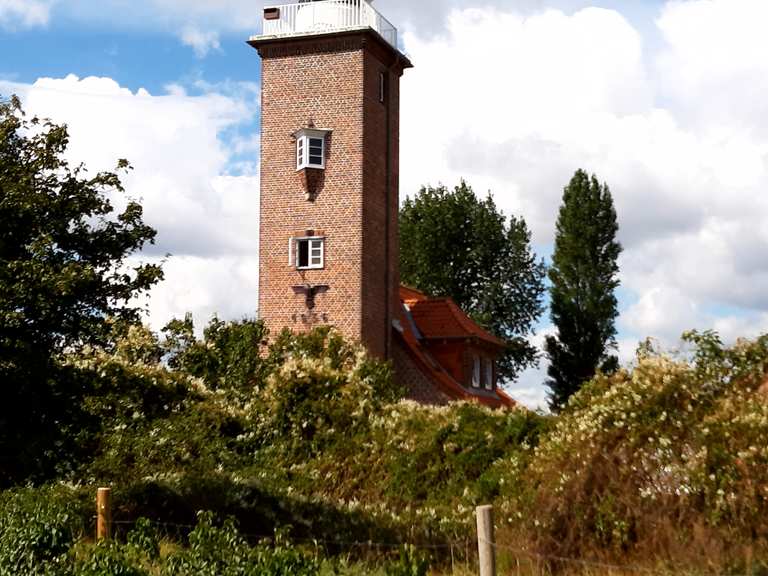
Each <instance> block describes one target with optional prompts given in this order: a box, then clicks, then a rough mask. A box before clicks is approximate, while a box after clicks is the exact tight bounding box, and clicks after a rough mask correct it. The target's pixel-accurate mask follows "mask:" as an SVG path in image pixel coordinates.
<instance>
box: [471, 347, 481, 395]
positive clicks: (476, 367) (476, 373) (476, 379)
mask: <svg viewBox="0 0 768 576" xmlns="http://www.w3.org/2000/svg"><path fill="white" fill-rule="evenodd" d="M472 387H473V388H480V356H478V355H477V354H475V355H474V356H472Z"/></svg>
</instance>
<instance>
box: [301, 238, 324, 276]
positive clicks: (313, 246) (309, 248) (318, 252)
mask: <svg viewBox="0 0 768 576" xmlns="http://www.w3.org/2000/svg"><path fill="white" fill-rule="evenodd" d="M294 246H295V247H296V258H295V262H296V268H297V269H299V270H310V269H314V268H323V267H324V266H325V238H323V237H321V236H312V237H306V238H296V239H295V240H294Z"/></svg>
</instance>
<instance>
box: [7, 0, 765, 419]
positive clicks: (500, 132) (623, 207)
mask: <svg viewBox="0 0 768 576" xmlns="http://www.w3.org/2000/svg"><path fill="white" fill-rule="evenodd" d="M375 6H376V7H377V8H378V9H379V10H380V11H381V12H383V13H384V14H385V15H386V16H387V17H388V18H389V19H390V20H391V21H392V22H393V23H395V25H397V26H398V28H399V31H400V37H401V42H402V45H403V47H404V49H405V50H406V51H407V52H408V54H409V56H410V57H411V58H412V60H413V61H414V63H415V64H416V67H415V68H414V69H413V70H409V71H408V72H407V73H406V75H405V77H404V79H403V84H402V90H403V91H402V110H401V113H402V134H401V170H402V173H401V195H404V194H407V193H413V192H414V191H416V190H417V189H418V188H419V186H420V185H422V184H426V183H431V184H438V183H441V182H442V183H445V184H448V185H453V184H455V183H457V182H458V180H459V179H460V178H465V179H467V180H468V181H469V183H470V184H471V185H472V186H473V187H474V188H475V190H476V191H477V192H479V193H484V192H485V191H486V190H491V191H492V192H493V194H494V196H495V198H496V201H497V204H498V205H499V206H500V207H501V208H502V209H503V210H504V211H505V212H507V213H512V214H516V215H518V216H522V217H524V218H525V219H526V221H527V222H528V224H529V226H530V228H531V229H532V231H533V238H534V242H535V245H536V248H537V250H538V251H539V253H540V254H541V255H544V256H546V255H547V253H548V251H549V250H550V247H551V244H552V239H553V233H554V222H555V218H556V214H557V208H558V205H559V202H560V195H561V193H562V187H563V186H564V185H565V184H566V183H567V182H568V180H569V178H570V176H571V175H572V174H573V172H574V171H575V170H576V169H577V168H584V169H586V170H588V171H590V172H595V173H597V175H598V177H599V178H600V179H602V180H604V181H607V182H608V184H609V185H610V186H611V189H612V191H613V193H614V198H615V201H616V206H617V210H618V215H619V222H620V226H621V232H620V237H621V241H622V243H623V244H624V246H625V252H624V254H623V255H622V259H621V262H620V264H621V281H622V287H621V290H620V292H619V295H620V306H621V316H620V318H619V320H618V324H617V325H618V328H619V344H620V354H621V357H622V359H623V360H624V361H630V360H631V357H632V351H633V350H634V348H635V346H636V344H637V342H638V340H641V339H644V338H645V337H648V336H651V337H654V338H657V339H658V340H659V341H660V342H661V343H662V344H664V345H666V346H670V347H673V346H675V345H676V343H677V341H678V340H677V338H678V336H679V335H680V333H681V332H682V331H684V330H687V329H690V328H700V329H710V328H711V329H716V330H718V331H719V332H721V333H722V334H723V336H724V337H725V338H726V339H727V340H733V339H735V338H737V337H739V336H752V335H755V334H757V333H760V332H764V331H765V330H766V328H768V259H767V258H766V257H765V254H768V196H766V194H765V190H766V188H767V187H768V35H766V34H765V33H764V30H763V23H764V22H766V21H768V2H765V1H764V0H675V1H672V0H670V1H648V0H612V1H608V0H601V1H599V0H594V1H591V2H590V1H588V0H551V1H549V0H516V1H511V0H483V1H476V0H423V1H421V2H413V1H412V0H376V2H375ZM261 8H262V4H261V3H259V2H257V1H254V0H218V1H212V0H132V1H130V2H129V1H127V0H102V1H100V2H95V1H93V0H0V54H3V55H4V56H5V57H4V58H2V59H0V94H4V95H7V94H10V93H11V92H15V93H18V94H20V95H21V96H22V98H23V100H24V101H25V105H26V106H27V108H28V109H29V111H30V112H33V113H37V114H41V115H44V116H50V117H52V118H54V119H55V120H56V121H59V122H66V123H67V124H68V125H69V127H70V130H71V134H72V147H71V151H70V155H71V157H72V159H73V160H77V161H84V162H85V163H86V164H87V165H88V166H89V167H91V168H93V169H101V168H111V167H112V166H113V164H114V161H115V160H116V159H117V158H119V157H127V158H129V159H130V160H131V161H132V163H133V164H134V167H135V170H134V171H133V172H132V173H131V175H130V176H129V177H128V179H127V181H126V184H127V185H128V190H129V191H130V193H131V194H132V195H134V196H136V197H138V198H140V199H141V200H142V202H143V204H144V206H145V208H146V215H147V219H148V221H149V222H150V223H151V224H152V225H153V226H155V227H156V228H157V229H158V230H159V231H160V235H159V238H158V245H157V246H156V247H154V248H153V249H152V250H151V251H150V252H148V253H147V254H146V255H145V258H149V259H156V260H158V261H159V260H162V259H163V257H164V255H165V254H166V253H171V254H173V256H172V257H171V258H170V259H168V260H167V262H166V265H165V269H166V277H167V280H166V281H165V282H164V283H163V284H162V285H161V286H159V287H158V288H157V289H156V290H155V291H154V292H153V294H152V298H151V300H150V301H149V303H148V304H147V305H148V310H149V316H148V321H149V322H150V323H151V324H152V325H153V326H154V327H156V328H157V327H160V326H162V325H163V324H164V323H165V322H166V321H167V320H168V319H170V318H171V317H173V316H178V315H181V314H183V313H184V312H186V311H192V312H194V313H195V314H196V316H197V317H198V318H200V319H205V318H207V317H209V316H210V315H211V314H213V313H218V314H219V315H220V316H222V317H225V318H229V317H238V316H241V315H245V314H253V313H254V312H255V308H256V302H257V299H256V294H257V290H258V287H257V277H258V274H257V271H258V246H257V239H258V182H259V163H258V155H259V143H258V136H259V134H258V130H259V125H258V118H259V97H260V93H259V90H260V89H259V81H260V78H259V59H258V55H257V53H256V52H255V51H254V50H253V49H252V48H250V47H249V46H248V45H247V44H245V40H246V39H247V38H248V36H249V35H251V34H255V33H257V32H258V31H259V23H260V14H261ZM468 103H471V104H472V106H468ZM425 135H426V136H428V142H429V145H425ZM550 330H551V327H550V326H549V322H548V319H547V318H546V316H545V317H543V318H542V321H541V324H540V326H539V331H538V335H537V336H536V338H535V341H536V342H537V343H539V342H540V341H541V338H542V337H543V335H544V334H546V333H547V332H548V331H550ZM543 378H544V375H543V372H542V369H540V370H538V371H535V370H534V371H529V372H527V373H526V374H525V375H524V376H523V377H522V378H521V379H520V381H519V382H517V383H514V384H513V385H512V390H513V393H514V394H516V395H517V397H518V398H521V399H523V400H524V401H526V402H528V403H529V404H531V405H540V404H541V403H542V402H543V399H544V397H545V390H544V389H543V388H542V386H541V382H542V380H543Z"/></svg>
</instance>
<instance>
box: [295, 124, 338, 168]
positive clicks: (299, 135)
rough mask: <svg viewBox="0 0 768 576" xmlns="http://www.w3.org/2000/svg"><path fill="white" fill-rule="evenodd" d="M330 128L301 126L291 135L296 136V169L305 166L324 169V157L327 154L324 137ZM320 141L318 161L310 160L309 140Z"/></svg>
mask: <svg viewBox="0 0 768 576" xmlns="http://www.w3.org/2000/svg"><path fill="white" fill-rule="evenodd" d="M330 132H331V131H330V130H326V129H322V130H321V129H317V128H302V129H301V130H299V131H298V132H296V133H295V134H294V135H293V136H294V138H296V170H297V171H298V170H304V169H305V168H319V169H321V170H324V169H325V158H326V155H327V148H328V146H327V142H326V137H327V136H328V134H329V133H330ZM312 140H319V141H320V162H319V163H318V162H311V155H310V148H311V143H312V142H311V141H312Z"/></svg>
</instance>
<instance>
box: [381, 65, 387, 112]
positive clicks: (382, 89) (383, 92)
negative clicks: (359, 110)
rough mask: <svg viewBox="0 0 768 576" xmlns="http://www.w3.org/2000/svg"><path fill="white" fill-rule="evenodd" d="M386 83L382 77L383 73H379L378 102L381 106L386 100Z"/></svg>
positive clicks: (384, 77)
mask: <svg viewBox="0 0 768 576" xmlns="http://www.w3.org/2000/svg"><path fill="white" fill-rule="evenodd" d="M386 81H387V78H386V76H384V72H379V102H381V103H382V104H383V103H384V100H385V98H386V90H387V88H386Z"/></svg>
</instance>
